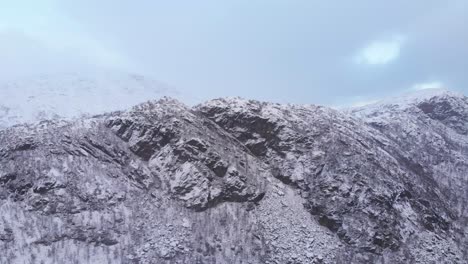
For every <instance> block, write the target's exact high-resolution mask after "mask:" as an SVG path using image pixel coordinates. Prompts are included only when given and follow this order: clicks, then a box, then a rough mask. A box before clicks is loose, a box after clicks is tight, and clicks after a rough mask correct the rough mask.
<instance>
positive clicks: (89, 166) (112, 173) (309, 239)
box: [0, 94, 468, 263]
mask: <svg viewBox="0 0 468 264" xmlns="http://www.w3.org/2000/svg"><path fill="white" fill-rule="evenodd" d="M467 102H468V100H467V99H466V98H465V97H463V96H454V95H451V94H444V95H437V96H434V97H430V98H427V99H423V100H419V101H415V102H411V103H408V104H407V105H405V106H404V107H403V106H398V107H396V106H395V105H391V104H382V105H379V106H374V107H369V108H363V109H355V110H353V111H349V112H340V111H335V110H332V109H329V108H325V107H318V106H297V105H280V104H273V103H263V102H257V101H248V100H242V99H217V100H213V101H209V102H206V103H204V104H201V105H199V106H196V107H194V108H188V107H186V106H184V105H182V104H181V103H179V102H177V101H174V100H171V99H163V100H160V101H157V102H148V103H144V104H141V105H138V106H136V107H134V108H132V109H130V110H128V111H125V112H114V113H109V114H103V115H101V116H96V117H93V118H86V119H81V120H76V121H73V122H70V121H43V122H42V123H39V124H36V125H21V126H15V127H10V128H7V129H4V130H0V212H1V214H0V215H1V221H0V248H1V249H2V252H4V253H3V254H1V255H0V263H41V261H42V262H43V263H464V262H465V261H466V259H467V258H468V252H467V251H468V247H467V244H468V241H467V238H466V236H467V234H468V229H467V223H468V221H467V219H468V211H467V208H466V203H467V202H468V190H467V188H466V186H468V136H467V134H468V133H467V127H466V124H467V122H466V121H467V112H468V103H467Z"/></svg>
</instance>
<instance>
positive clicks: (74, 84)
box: [0, 71, 176, 129]
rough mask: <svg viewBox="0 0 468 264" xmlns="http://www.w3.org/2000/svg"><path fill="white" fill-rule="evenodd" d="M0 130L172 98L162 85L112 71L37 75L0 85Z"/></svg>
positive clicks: (139, 76) (165, 86)
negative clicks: (155, 99) (162, 98)
mask: <svg viewBox="0 0 468 264" xmlns="http://www.w3.org/2000/svg"><path fill="white" fill-rule="evenodd" d="M0 91H1V92H0V129H1V128H2V127H8V126H12V125H16V124H20V123H31V122H37V121H41V120H47V119H52V118H74V117H79V116H81V115H94V114H102V113H104V112H109V111H116V110H123V109H127V108H129V107H131V106H133V105H136V104H138V103H141V102H144V101H146V100H147V98H161V97H163V96H175V95H176V92H175V91H174V90H173V89H171V88H169V87H168V86H167V85H165V84H163V83H159V82H157V81H153V80H151V79H148V78H146V77H144V76H141V75H131V74H121V73H118V72H113V71H95V72H82V73H79V74H77V73H64V74H55V75H41V76H35V77H30V78H26V79H18V80H9V81H2V82H0Z"/></svg>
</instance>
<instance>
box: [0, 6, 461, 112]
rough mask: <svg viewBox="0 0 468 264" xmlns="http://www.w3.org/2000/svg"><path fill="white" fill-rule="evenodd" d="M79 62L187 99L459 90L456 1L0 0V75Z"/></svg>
mask: <svg viewBox="0 0 468 264" xmlns="http://www.w3.org/2000/svg"><path fill="white" fill-rule="evenodd" d="M89 68H91V69H92V68H105V69H115V70H118V71H123V72H133V73H142V74H146V75H148V76H150V77H152V78H155V79H157V80H160V81H163V82H166V83H169V84H171V85H172V86H174V87H176V88H177V89H178V90H179V91H181V92H182V93H187V94H190V95H191V96H192V98H194V100H195V101H196V100H199V101H201V100H205V99H209V98H214V97H220V96H242V97H246V98H255V99H261V100H271V101H278V102H292V103H316V104H326V105H343V104H360V103H364V102H367V101H370V100H374V99H376V98H381V97H385V96H390V95H395V94H398V93H402V92H405V91H411V90H418V89H425V88H435V87H446V88H449V89H452V90H457V91H461V92H463V93H465V94H468V72H467V69H468V1H466V0H446V1H440V0H437V1H436V0H412V1H408V0H393V1H387V0H385V1H384V0H380V1H379V0H353V1H342V0H327V1H318V0H317V1H314V0H304V1H299V0H282V1H279V0H263V1H262V0H232V1H228V0H225V1H220V0H213V1H204V0H198V1H179V0H174V1H156V0H140V1H131V0H128V1H124V0H121V1H119V0H99V1H96V0H79V1H77V0H40V1H39V0H30V1H26V0H0V72H1V73H0V75H1V76H0V77H11V76H18V75H31V74H39V73H54V72H58V71H65V70H69V71H80V70H83V69H89ZM191 103H193V102H191Z"/></svg>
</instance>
